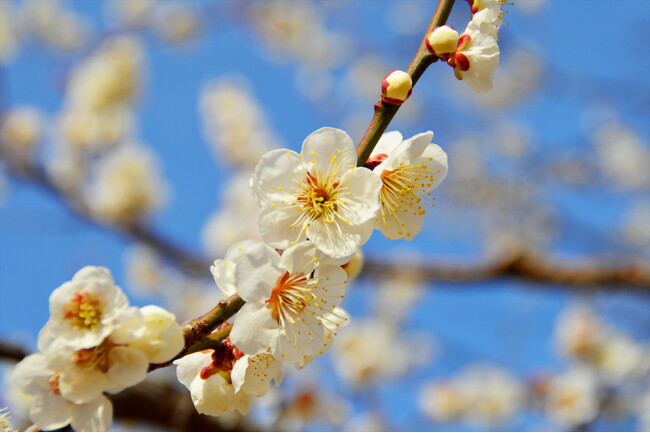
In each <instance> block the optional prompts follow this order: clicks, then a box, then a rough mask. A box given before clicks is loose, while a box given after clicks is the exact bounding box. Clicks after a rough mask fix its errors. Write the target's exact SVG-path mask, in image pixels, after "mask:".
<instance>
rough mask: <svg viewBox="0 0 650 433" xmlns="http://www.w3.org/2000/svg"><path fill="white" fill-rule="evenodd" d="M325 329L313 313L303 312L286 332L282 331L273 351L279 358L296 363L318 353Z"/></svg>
mask: <svg viewBox="0 0 650 433" xmlns="http://www.w3.org/2000/svg"><path fill="white" fill-rule="evenodd" d="M324 336H325V330H324V329H323V324H322V323H321V321H320V320H318V319H317V318H316V317H315V316H314V315H313V314H309V313H306V314H301V315H300V317H299V318H298V320H297V321H296V323H295V324H293V325H292V326H291V329H289V330H288V331H287V332H286V333H284V332H283V333H280V335H279V336H278V338H277V342H276V344H275V345H274V346H271V352H272V353H273V356H274V357H276V358H277V359H279V360H281V361H283V362H287V363H289V364H294V363H297V362H300V361H302V360H304V359H306V358H307V357H308V356H311V355H314V354H316V353H318V351H319V350H320V348H321V347H322V345H323V339H324Z"/></svg>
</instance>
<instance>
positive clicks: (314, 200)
mask: <svg viewBox="0 0 650 433" xmlns="http://www.w3.org/2000/svg"><path fill="white" fill-rule="evenodd" d="M338 186H339V183H338V182H336V181H335V180H334V178H333V177H328V178H325V179H319V178H318V177H316V176H313V175H312V174H311V173H307V178H306V179H305V181H304V187H303V190H302V193H301V194H300V195H299V196H298V203H300V204H302V208H303V210H304V212H305V213H306V214H307V219H308V220H309V221H312V220H315V219H319V218H324V219H326V220H327V219H329V220H332V219H333V218H334V215H335V214H336V212H337V210H338V204H337V201H336V199H337V196H338V189H339V188H338Z"/></svg>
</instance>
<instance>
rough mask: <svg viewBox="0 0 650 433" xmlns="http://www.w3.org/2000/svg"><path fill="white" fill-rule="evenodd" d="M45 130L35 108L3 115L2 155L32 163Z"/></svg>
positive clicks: (16, 160) (41, 117)
mask: <svg viewBox="0 0 650 433" xmlns="http://www.w3.org/2000/svg"><path fill="white" fill-rule="evenodd" d="M1 7H2V6H1V5H0V8H1ZM0 31H1V30H0ZM43 129H44V128H43V115H42V114H41V113H40V112H39V111H38V110H37V109H35V108H32V107H20V108H15V109H13V110H9V111H7V112H5V113H3V114H2V116H0V155H2V156H3V157H6V158H8V159H9V161H15V162H16V163H19V164H30V163H32V162H33V160H34V157H35V154H36V148H37V145H38V143H39V141H40V140H41V138H42V136H43Z"/></svg>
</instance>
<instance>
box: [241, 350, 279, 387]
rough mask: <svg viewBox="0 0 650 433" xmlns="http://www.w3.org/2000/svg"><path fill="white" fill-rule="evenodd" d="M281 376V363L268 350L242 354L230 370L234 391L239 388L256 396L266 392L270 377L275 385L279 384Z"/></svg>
mask: <svg viewBox="0 0 650 433" xmlns="http://www.w3.org/2000/svg"><path fill="white" fill-rule="evenodd" d="M282 377H283V373H282V363H281V362H280V361H278V360H277V359H275V358H274V357H273V355H271V354H270V353H268V352H265V353H260V354H258V355H253V356H250V355H244V356H242V357H241V358H240V359H238V360H237V362H235V366H234V367H233V368H232V372H231V380H232V384H233V386H234V388H235V392H239V391H240V390H241V391H243V392H245V393H246V394H249V395H254V396H256V397H261V396H263V395H264V394H266V393H267V392H268V390H269V386H270V385H271V379H273V381H274V382H275V386H279V385H280V382H281V381H282Z"/></svg>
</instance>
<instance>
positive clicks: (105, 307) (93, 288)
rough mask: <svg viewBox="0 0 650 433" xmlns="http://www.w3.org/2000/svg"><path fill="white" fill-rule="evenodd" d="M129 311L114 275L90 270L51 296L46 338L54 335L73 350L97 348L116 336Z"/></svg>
mask: <svg viewBox="0 0 650 433" xmlns="http://www.w3.org/2000/svg"><path fill="white" fill-rule="evenodd" d="M127 308H128V300H127V298H126V296H125V295H124V293H123V292H122V290H121V289H120V288H119V287H117V286H116V285H115V284H114V283H113V278H112V277H111V273H110V271H109V270H108V269H106V268H101V267H95V266H86V267H84V268H83V269H81V270H80V271H78V272H77V273H76V274H75V275H74V277H72V280H71V281H69V282H67V283H64V284H63V285H61V286H60V287H59V288H57V289H56V290H54V291H53V292H52V294H51V295H50V320H49V321H48V322H47V323H46V325H45V327H44V331H42V334H43V335H44V334H45V333H50V334H53V335H55V336H56V338H57V339H58V340H59V341H60V342H61V343H63V344H65V345H66V346H70V347H72V348H77V349H85V348H89V347H93V346H97V345H99V344H100V343H101V342H102V341H103V340H104V338H106V337H107V336H108V335H109V334H110V333H111V332H113V328H114V326H115V324H116V323H117V321H118V320H119V318H120V315H121V314H122V312H124V311H125V310H126V309H127ZM41 339H42V337H41V336H39V340H41ZM40 345H42V343H41V342H40V341H39V346H40Z"/></svg>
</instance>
